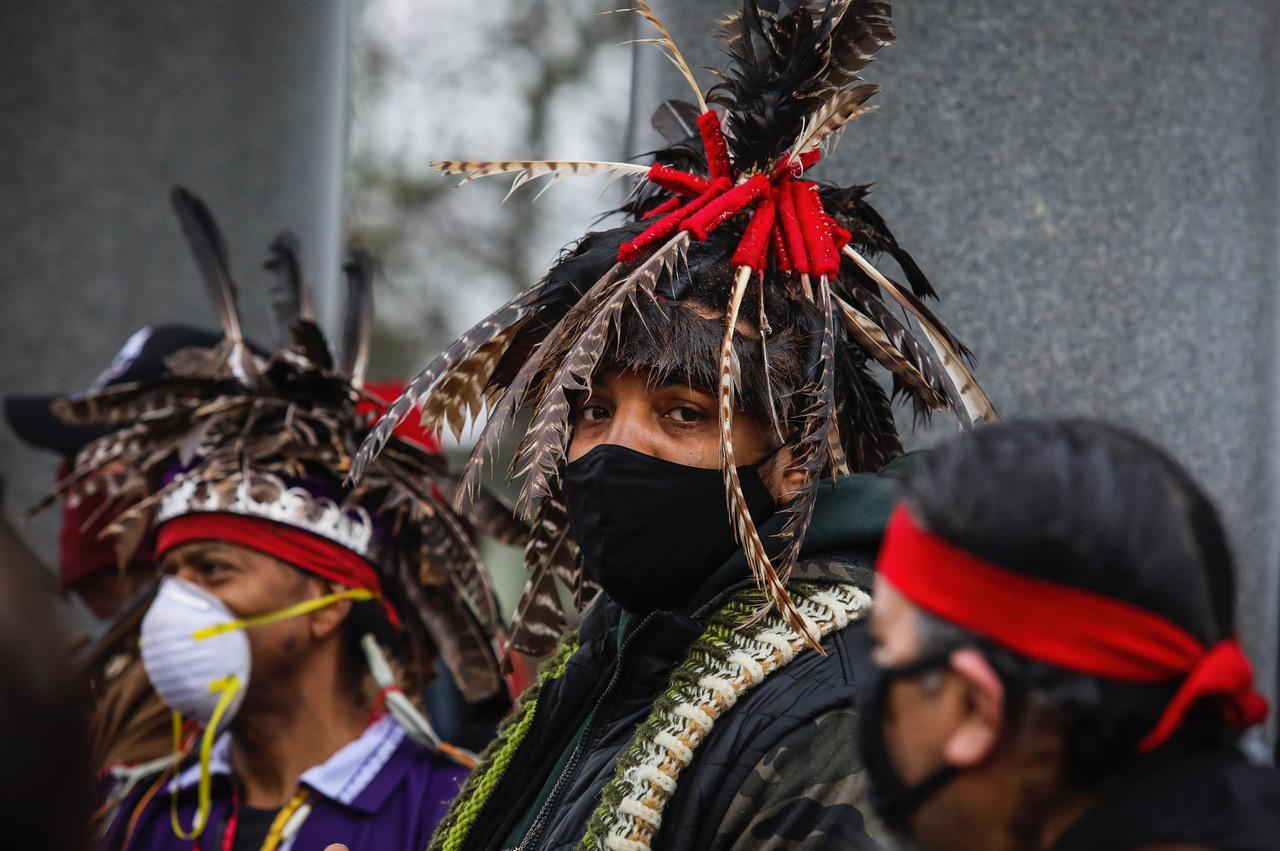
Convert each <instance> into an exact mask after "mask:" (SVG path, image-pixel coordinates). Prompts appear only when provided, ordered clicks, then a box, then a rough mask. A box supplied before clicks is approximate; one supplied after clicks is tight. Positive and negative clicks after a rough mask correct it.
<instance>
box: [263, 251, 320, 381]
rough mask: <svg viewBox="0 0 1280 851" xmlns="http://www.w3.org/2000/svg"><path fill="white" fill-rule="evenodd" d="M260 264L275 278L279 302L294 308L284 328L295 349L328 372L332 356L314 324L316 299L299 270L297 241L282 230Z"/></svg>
mask: <svg viewBox="0 0 1280 851" xmlns="http://www.w3.org/2000/svg"><path fill="white" fill-rule="evenodd" d="M262 265H263V267H264V268H266V269H267V270H268V271H270V272H271V273H272V274H273V275H275V277H276V288H275V289H276V292H279V293H282V294H283V298H282V301H285V302H286V303H287V302H292V303H295V304H296V305H297V315H296V316H294V317H293V321H292V322H290V323H289V324H288V325H287V326H286V328H287V330H288V333H289V337H290V339H291V340H292V341H293V346H294V348H296V349H297V350H298V352H299V353H301V354H302V356H303V357H305V358H306V359H307V360H309V361H311V362H312V363H314V364H315V365H316V366H318V367H320V368H321V369H331V368H332V367H333V353H332V352H330V351H329V344H328V342H327V341H326V340H325V338H324V333H323V332H322V331H321V330H320V326H319V325H317V324H316V309H315V296H314V295H313V294H312V290H311V282H310V281H309V280H308V279H307V276H306V274H305V273H304V272H303V269H302V251H301V247H300V246H299V244H298V238H297V237H296V236H294V235H293V234H292V233H291V232H289V231H282V232H281V233H280V234H279V235H278V236H277V237H276V238H275V239H274V240H272V242H271V246H270V247H269V248H268V256H267V259H266V262H264V263H263V264H262Z"/></svg>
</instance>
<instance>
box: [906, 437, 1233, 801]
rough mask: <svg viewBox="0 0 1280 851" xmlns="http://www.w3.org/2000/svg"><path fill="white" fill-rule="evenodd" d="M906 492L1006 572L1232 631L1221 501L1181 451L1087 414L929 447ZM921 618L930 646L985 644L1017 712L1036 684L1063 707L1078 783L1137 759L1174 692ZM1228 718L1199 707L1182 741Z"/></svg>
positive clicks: (1213, 639)
mask: <svg viewBox="0 0 1280 851" xmlns="http://www.w3.org/2000/svg"><path fill="white" fill-rule="evenodd" d="M904 489H905V498H906V502H907V505H908V507H909V508H910V509H911V511H912V513H913V514H914V515H915V517H916V518H917V520H918V521H919V522H921V523H922V524H923V525H924V526H925V527H926V528H927V529H928V530H929V531H930V532H932V533H933V534H935V535H937V536H939V537H941V538H943V539H945V540H946V541H948V542H950V543H952V544H954V545H955V546H957V547H959V548H961V549H963V550H965V551H966V552H969V553H972V554H973V555H976V556H978V557H980V558H982V559H984V560H986V561H989V562H991V563H993V564H996V565H999V566H1000V567H1003V568H1005V569H1007V570H1010V571H1014V572H1017V573H1020V574H1023V575H1026V576H1032V577H1036V578H1039V579H1047V580H1050V581H1053V582H1060V583H1063V584H1065V585H1070V586H1073V587H1076V588H1081V589H1086V590H1089V591H1093V592H1096V593H1099V594H1104V595H1106V596H1108V597H1112V598H1114V599H1117V600H1123V601H1125V602H1128V603H1132V604H1134V605H1136V606H1139V607H1141V608H1143V609H1146V610H1148V611H1151V612H1154V613H1156V614H1159V615H1162V616H1164V617H1165V618H1167V619H1169V620H1171V621H1173V622H1174V623H1176V624H1178V625H1179V626H1181V627H1182V628H1184V629H1186V630H1187V631H1188V632H1190V633H1191V634H1192V635H1194V636H1195V637H1196V638H1197V639H1198V640H1199V641H1200V642H1202V643H1203V644H1205V645H1212V644H1215V643H1217V642H1218V641H1220V640H1222V639H1223V638H1226V637H1228V636H1230V635H1231V634H1232V633H1233V632H1234V630H1235V617H1234V604H1235V577H1234V572H1233V567H1232V561H1231V554H1230V550H1229V547H1228V543H1227V538H1226V533H1225V531H1224V529H1223V526H1222V522H1221V520H1220V519H1219V516H1218V512H1217V510H1216V509H1215V508H1214V506H1213V504H1212V503H1211V502H1210V500H1209V498H1208V497H1207V496H1206V495H1205V493H1204V492H1203V491H1202V490H1201V488H1200V487H1199V486H1198V485H1197V484H1196V483H1195V481H1194V480H1193V479H1192V478H1191V476H1190V475H1189V474H1188V473H1187V472H1186V471H1185V470H1184V469H1183V468H1182V467H1181V466H1180V465H1179V464H1178V463H1177V462H1176V461H1174V460H1173V459H1172V458H1171V457H1169V455H1168V454H1166V453H1165V452H1164V451H1162V450H1161V449H1159V448H1158V447H1156V446H1155V445H1153V444H1151V443H1150V442H1148V441H1146V440H1144V439H1143V438H1141V437H1138V436H1137V435H1135V434H1132V433H1130V432H1127V431H1124V430H1122V429H1119V428H1116V427H1114V426H1109V425H1105V424H1102V423H1097V422H1090V421H1085V420H1066V421H1057V422H1048V421H1023V422H1014V423H1009V424H1004V425H998V426H991V427H986V428H981V429H977V430H975V431H972V432H969V433H967V434H965V435H964V436H962V437H960V438H959V439H957V440H956V441H954V442H953V443H952V444H950V445H949V446H947V447H946V448H944V449H941V450H938V451H935V452H931V453H929V454H928V455H927V456H925V457H924V458H923V459H922V460H921V462H920V464H919V466H918V467H917V468H915V469H914V470H913V472H912V474H911V476H910V477H909V479H908V480H907V481H906V482H905V483H904ZM925 623H926V628H925V630H924V632H925V639H926V643H928V644H931V645H933V647H931V648H929V650H930V652H932V651H936V650H937V649H939V648H940V646H945V645H952V644H955V643H968V644H976V645H978V646H979V647H980V648H981V649H982V650H983V651H984V655H985V656H986V657H987V658H988V659H989V660H990V661H991V663H992V665H993V666H994V667H995V668H996V670H997V672H998V673H999V674H1000V676H1001V679H1002V680H1003V682H1004V684H1005V687H1006V689H1007V691H1008V693H1009V702H1010V708H1011V712H1012V713H1013V714H1014V715H1015V716H1016V714H1017V712H1018V711H1019V710H1020V709H1021V708H1022V707H1024V706H1025V705H1026V701H1027V699H1028V698H1029V697H1030V696H1032V695H1036V696H1039V697H1042V698H1044V699H1046V700H1047V701H1048V702H1049V703H1050V704H1051V705H1053V706H1054V707H1056V709H1057V710H1058V711H1059V712H1061V714H1062V716H1063V718H1064V722H1065V724H1066V734H1067V757H1066V758H1067V766H1066V772H1067V779H1068V780H1069V781H1072V782H1076V783H1082V784H1091V783H1095V782H1097V781H1098V780H1099V779H1101V778H1102V777H1105V776H1107V775H1109V774H1111V773H1113V772H1115V771H1117V770H1119V769H1120V768H1121V767H1122V766H1123V765H1124V764H1125V763H1127V762H1128V761H1130V760H1131V759H1132V758H1133V756H1134V755H1135V745H1136V743H1137V742H1138V741H1139V740H1140V739H1141V738H1142V737H1143V736H1144V735H1145V734H1146V733H1148V732H1150V730H1151V728H1152V727H1153V726H1154V725H1155V723H1156V721H1157V720H1158V718H1159V716H1160V714H1161V712H1162V711H1163V709H1164V707H1165V705H1166V704H1167V703H1168V701H1169V699H1170V697H1171V696H1172V694H1173V692H1174V690H1175V689H1174V687H1173V686H1169V685H1154V686H1153V685H1140V684H1132V683H1121V682H1116V681H1112V680H1104V679H1100V678H1097V677H1090V676H1085V675H1082V674H1077V673H1072V672H1068V671H1064V670H1062V669H1059V668H1055V667H1052V666H1049V665H1045V664H1041V663H1038V662H1033V661H1031V660H1028V659H1026V658H1024V657H1021V656H1018V655H1017V654H1014V653H1011V652H1009V651H1006V650H1003V649H1001V648H998V647H996V646H994V645H993V644H991V643H990V642H987V641H984V640H982V639H980V638H977V637H976V636H973V635H970V634H967V633H965V632H963V631H962V630H959V629H957V628H955V627H953V626H950V625H949V624H943V623H942V622H940V621H938V620H937V619H936V618H932V617H927V618H926V619H925ZM1221 728H1222V725H1221V722H1220V721H1219V720H1217V716H1216V715H1214V714H1212V713H1210V712H1206V711H1200V712H1196V713H1193V714H1192V715H1191V716H1190V717H1189V719H1188V722H1187V723H1186V724H1185V725H1184V727H1183V729H1182V730H1181V732H1180V733H1179V735H1178V737H1177V738H1178V739H1180V740H1184V741H1185V740H1187V739H1190V738H1202V737H1204V736H1206V735H1212V736H1219V735H1222V731H1221Z"/></svg>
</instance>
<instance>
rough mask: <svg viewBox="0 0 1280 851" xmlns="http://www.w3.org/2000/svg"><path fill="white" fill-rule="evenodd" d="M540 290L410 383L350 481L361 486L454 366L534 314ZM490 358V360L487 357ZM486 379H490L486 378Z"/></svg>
mask: <svg viewBox="0 0 1280 851" xmlns="http://www.w3.org/2000/svg"><path fill="white" fill-rule="evenodd" d="M536 290H537V288H536V287H531V288H530V289H527V290H525V291H524V292H523V293H521V294H520V295H518V296H516V297H515V298H514V299H512V300H511V301H509V302H507V303H506V304H504V305H503V306H502V307H499V308H498V309H497V310H495V311H494V312H493V313H491V314H489V315H488V316H486V317H485V318H484V319H482V320H480V321H479V322H478V323H476V324H475V325H474V326H473V327H472V328H471V329H470V330H469V331H467V332H466V333H465V334H463V335H462V336H461V337H459V338H458V339H457V340H455V341H454V342H453V343H452V344H451V345H450V346H449V347H448V348H447V349H445V350H444V351H443V352H441V353H440V354H439V355H437V356H436V358H435V359H434V360H432V361H431V363H429V364H427V366H426V368H425V369H423V370H422V372H420V373H418V375H417V376H416V377H415V378H414V379H413V381H411V382H409V386H408V387H406V388H405V391H404V392H403V393H401V394H400V397H399V398H398V399H396V400H395V401H394V402H392V403H391V406H390V407H389V408H388V409H387V410H386V412H385V413H383V415H382V417H381V419H379V420H378V422H377V424H376V425H374V427H373V429H372V430H371V431H370V432H369V435H368V436H367V437H366V438H365V439H364V443H362V444H361V445H360V449H359V451H358V452H357V453H356V456H355V459H354V460H353V461H352V465H351V476H350V480H351V481H353V482H358V481H359V480H360V478H361V477H362V476H363V475H364V472H365V470H366V469H368V466H369V462H370V461H371V460H372V459H373V458H374V456H376V455H377V454H378V452H380V451H381V450H382V447H383V446H385V445H386V443H387V441H388V440H390V439H391V435H392V433H393V432H394V431H395V429H396V426H398V425H400V423H402V422H403V421H404V420H405V418H406V417H408V416H409V414H410V413H411V412H412V411H413V410H414V408H417V407H418V406H419V405H421V404H423V402H424V401H425V400H426V399H427V398H428V397H429V396H430V394H431V393H432V391H433V390H434V389H435V387H436V385H437V382H438V381H439V380H440V379H441V378H442V377H443V376H445V375H447V374H448V373H449V372H450V371H451V370H452V369H453V368H454V367H455V366H457V365H458V364H460V363H463V362H465V361H467V360H468V359H469V358H470V357H471V356H472V355H474V354H475V353H476V352H477V351H479V350H480V349H481V348H482V347H483V346H485V345H486V344H487V343H489V342H490V341H492V340H494V339H496V338H498V337H499V336H501V335H502V334H503V333H504V332H505V331H506V330H507V329H508V328H510V327H511V326H512V325H515V324H517V323H519V322H521V321H523V320H524V319H525V318H526V317H528V315H529V314H530V313H531V312H532V311H533V305H534V303H535V302H536V300H537V293H536ZM486 358H487V356H486ZM486 378H487V376H486Z"/></svg>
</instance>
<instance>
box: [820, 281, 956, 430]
mask: <svg viewBox="0 0 1280 851" xmlns="http://www.w3.org/2000/svg"><path fill="white" fill-rule="evenodd" d="M836 304H837V305H838V306H839V309H840V313H841V316H842V318H843V324H844V327H845V330H846V331H848V333H849V336H851V337H853V339H854V342H856V343H857V344H858V345H860V346H861V347H862V348H863V350H864V351H866V353H867V354H868V355H870V356H871V357H872V358H874V359H875V361H876V363H878V364H880V365H881V366H883V367H884V368H885V369H887V370H889V371H890V372H891V373H893V374H894V375H896V376H898V377H899V378H900V379H902V381H903V383H904V384H906V385H907V386H908V387H910V388H912V390H913V391H914V392H915V393H916V394H917V395H918V396H919V397H920V399H921V400H923V401H924V403H925V404H926V405H928V406H929V407H931V408H937V409H943V408H946V407H947V400H946V398H945V397H943V396H942V395H941V394H940V393H938V391H937V390H935V389H934V387H933V386H932V385H931V384H930V383H929V381H928V379H927V378H925V376H924V375H923V374H922V373H921V372H920V370H919V369H917V368H916V366H915V365H914V364H912V363H911V361H909V360H908V359H907V357H906V356H905V355H904V354H903V353H902V352H900V351H899V350H898V349H897V348H895V347H894V345H893V343H892V342H891V341H890V340H889V337H888V336H887V335H886V334H885V332H884V329H883V328H881V327H880V326H879V325H877V324H876V323H875V322H873V321H872V320H871V319H870V317H868V316H867V315H866V314H864V313H862V311H860V310H858V309H857V308H856V307H854V306H853V305H851V304H849V303H848V302H846V301H844V300H843V299H841V298H837V299H836Z"/></svg>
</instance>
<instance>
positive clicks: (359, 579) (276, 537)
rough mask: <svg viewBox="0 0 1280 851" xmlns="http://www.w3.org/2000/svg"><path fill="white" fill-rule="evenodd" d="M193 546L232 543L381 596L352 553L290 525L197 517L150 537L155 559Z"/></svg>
mask: <svg viewBox="0 0 1280 851" xmlns="http://www.w3.org/2000/svg"><path fill="white" fill-rule="evenodd" d="M195 541H219V542H222V543H228V544H235V545H236V546H240V547H244V548H245V549H250V550H253V551H255V552H259V553H263V554H265V555H269V556H272V557H274V558H278V559H280V560H281V561H283V562H286V563H288V564H291V565H293V566H294V567H296V568H298V569H299V570H302V571H305V572H307V573H310V574H312V575H314V576H319V577H320V578H322V579H328V580H329V581H330V582H336V583H338V584H339V585H341V586H343V587H344V588H366V589H368V590H370V591H372V592H374V593H375V594H378V595H381V594H382V581H381V580H380V579H379V578H378V571H377V570H375V569H374V567H373V565H371V564H370V563H369V562H368V561H366V560H365V559H364V558H363V557H362V556H360V555H359V554H357V553H356V552H354V551H352V550H349V549H347V548H346V547H344V546H342V545H341V544H338V543H335V542H333V541H330V540H329V539H327V538H322V537H320V536H319V535H313V534H311V533H310V532H306V531H304V530H302V529H298V528H296V527H294V526H288V525H286V524H284V523H277V522H275V521H274V520H267V519H265V518H262V517H250V516H247V515H244V514H229V513H216V512H197V513H194V514H181V515H179V516H177V517H175V518H173V519H172V520H169V521H167V522H165V523H164V524H163V525H162V526H161V527H160V529H159V531H158V532H157V534H156V555H157V557H159V556H162V555H164V554H165V553H166V552H168V551H169V550H171V549H173V548H175V547H179V546H182V545H183V544H189V543H193V542H195ZM382 606H383V608H384V609H385V610H386V613H387V619H388V620H390V621H391V625H392V626H394V627H396V628H397V629H399V628H400V619H399V618H398V617H397V616H396V613H395V609H393V608H392V607H391V604H390V603H388V602H387V601H386V600H385V599H382Z"/></svg>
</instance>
